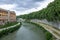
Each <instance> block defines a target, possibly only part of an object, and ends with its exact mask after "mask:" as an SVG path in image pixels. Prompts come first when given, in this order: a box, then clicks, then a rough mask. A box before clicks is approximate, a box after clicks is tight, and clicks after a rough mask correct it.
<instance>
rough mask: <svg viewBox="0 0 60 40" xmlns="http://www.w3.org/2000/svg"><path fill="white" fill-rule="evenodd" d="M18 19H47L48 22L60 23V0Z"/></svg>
mask: <svg viewBox="0 0 60 40" xmlns="http://www.w3.org/2000/svg"><path fill="white" fill-rule="evenodd" d="M18 17H20V18H23V19H47V20H48V21H58V20H59V21H60V0H55V1H54V2H51V3H50V4H49V5H48V6H47V8H44V9H42V10H39V11H36V12H32V13H30V14H25V15H21V16H18Z"/></svg>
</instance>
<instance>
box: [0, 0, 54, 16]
mask: <svg viewBox="0 0 60 40" xmlns="http://www.w3.org/2000/svg"><path fill="white" fill-rule="evenodd" d="M52 1H54V0H0V8H3V9H7V10H12V11H15V12H16V14H17V15H23V14H28V13H30V12H34V11H38V10H41V9H42V8H45V7H47V5H48V4H49V3H50V2H52Z"/></svg>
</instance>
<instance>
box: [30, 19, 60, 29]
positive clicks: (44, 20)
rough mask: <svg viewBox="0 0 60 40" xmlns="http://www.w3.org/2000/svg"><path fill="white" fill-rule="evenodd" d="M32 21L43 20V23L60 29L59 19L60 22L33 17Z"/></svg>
mask: <svg viewBox="0 0 60 40" xmlns="http://www.w3.org/2000/svg"><path fill="white" fill-rule="evenodd" d="M31 21H33V22H34V21H35V22H42V23H45V24H48V25H52V26H53V27H56V28H58V29H60V22H59V21H58V22H51V21H47V20H46V19H43V20H38V19H32V20H31Z"/></svg>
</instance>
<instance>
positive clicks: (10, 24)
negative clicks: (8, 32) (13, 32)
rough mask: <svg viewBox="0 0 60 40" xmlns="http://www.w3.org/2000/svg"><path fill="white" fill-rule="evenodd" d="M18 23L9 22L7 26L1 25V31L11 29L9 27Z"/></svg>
mask: <svg viewBox="0 0 60 40" xmlns="http://www.w3.org/2000/svg"><path fill="white" fill-rule="evenodd" d="M17 23H18V22H8V23H6V24H5V25H0V29H1V28H6V27H9V26H13V25H15V24H17Z"/></svg>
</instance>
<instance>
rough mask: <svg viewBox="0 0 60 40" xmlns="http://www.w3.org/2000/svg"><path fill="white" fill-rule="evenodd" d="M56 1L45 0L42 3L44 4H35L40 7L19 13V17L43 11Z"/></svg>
mask: <svg viewBox="0 0 60 40" xmlns="http://www.w3.org/2000/svg"><path fill="white" fill-rule="evenodd" d="M53 1H54V0H45V1H42V2H36V3H35V4H36V5H38V7H33V8H31V9H27V10H25V11H22V12H20V11H19V12H18V14H17V15H19V13H20V15H23V14H28V13H31V12H34V11H38V10H41V9H43V8H46V7H47V5H48V4H49V3H50V2H53Z"/></svg>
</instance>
